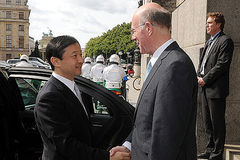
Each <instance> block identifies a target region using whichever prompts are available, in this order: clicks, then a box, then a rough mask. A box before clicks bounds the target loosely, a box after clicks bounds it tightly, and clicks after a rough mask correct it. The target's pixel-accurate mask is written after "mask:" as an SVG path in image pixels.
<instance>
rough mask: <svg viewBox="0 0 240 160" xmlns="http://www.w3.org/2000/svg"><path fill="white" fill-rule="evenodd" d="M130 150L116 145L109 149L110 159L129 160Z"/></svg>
mask: <svg viewBox="0 0 240 160" xmlns="http://www.w3.org/2000/svg"><path fill="white" fill-rule="evenodd" d="M130 159H131V154H130V151H129V150H128V149H127V148H126V147H124V146H116V147H114V148H112V149H111V150H110V160H130Z"/></svg>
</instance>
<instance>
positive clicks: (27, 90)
mask: <svg viewBox="0 0 240 160" xmlns="http://www.w3.org/2000/svg"><path fill="white" fill-rule="evenodd" d="M15 80H16V83H17V85H18V88H19V90H20V93H21V96H22V99H23V103H24V106H25V109H33V107H34V105H35V100H36V98H37V94H38V91H39V90H40V89H41V88H42V86H43V85H44V84H45V82H46V81H45V80H39V79H30V78H16V79H15Z"/></svg>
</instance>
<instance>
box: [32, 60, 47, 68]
mask: <svg viewBox="0 0 240 160" xmlns="http://www.w3.org/2000/svg"><path fill="white" fill-rule="evenodd" d="M29 62H30V63H32V65H33V66H35V67H38V68H45V69H51V67H50V65H45V64H42V63H40V62H39V61H32V60H29Z"/></svg>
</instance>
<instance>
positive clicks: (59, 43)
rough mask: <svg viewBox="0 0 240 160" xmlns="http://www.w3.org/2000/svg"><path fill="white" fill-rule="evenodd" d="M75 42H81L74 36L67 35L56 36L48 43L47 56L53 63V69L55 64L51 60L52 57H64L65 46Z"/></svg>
mask: <svg viewBox="0 0 240 160" xmlns="http://www.w3.org/2000/svg"><path fill="white" fill-rule="evenodd" d="M75 43H78V44H79V42H78V41H77V40H76V39H75V38H74V37H71V36H67V35H64V36H58V37H55V38H53V39H52V40H51V41H50V42H49V43H48V45H47V48H46V58H47V60H48V62H49V64H50V65H51V67H52V70H54V66H53V64H52V63H51V61H50V59H51V57H57V58H59V59H62V56H63V53H64V52H65V48H67V47H68V46H70V45H72V44H75Z"/></svg>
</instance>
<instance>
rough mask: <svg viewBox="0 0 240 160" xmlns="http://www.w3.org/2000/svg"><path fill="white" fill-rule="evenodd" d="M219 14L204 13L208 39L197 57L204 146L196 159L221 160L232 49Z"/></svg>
mask: <svg viewBox="0 0 240 160" xmlns="http://www.w3.org/2000/svg"><path fill="white" fill-rule="evenodd" d="M224 24H225V20H224V16H223V14H222V13H219V12H212V13H208V19H207V23H206V28H207V33H208V34H209V35H211V38H210V39H209V40H208V42H207V43H206V45H205V47H204V50H203V52H202V53H201V54H200V61H199V66H198V72H197V73H198V84H199V86H200V87H201V91H200V94H201V103H202V115H203V120H204V123H205V127H206V135H207V139H208V143H207V146H206V150H205V152H204V153H202V154H200V155H198V158H206V159H208V158H209V159H210V160H222V158H223V157H222V156H223V151H224V143H225V134H226V127H225V108H226V97H227V96H228V94H229V68H230V64H231V60H232V54H233V50H234V46H233V41H232V39H231V38H230V37H229V36H227V35H225V34H224V33H223V28H224Z"/></svg>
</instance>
